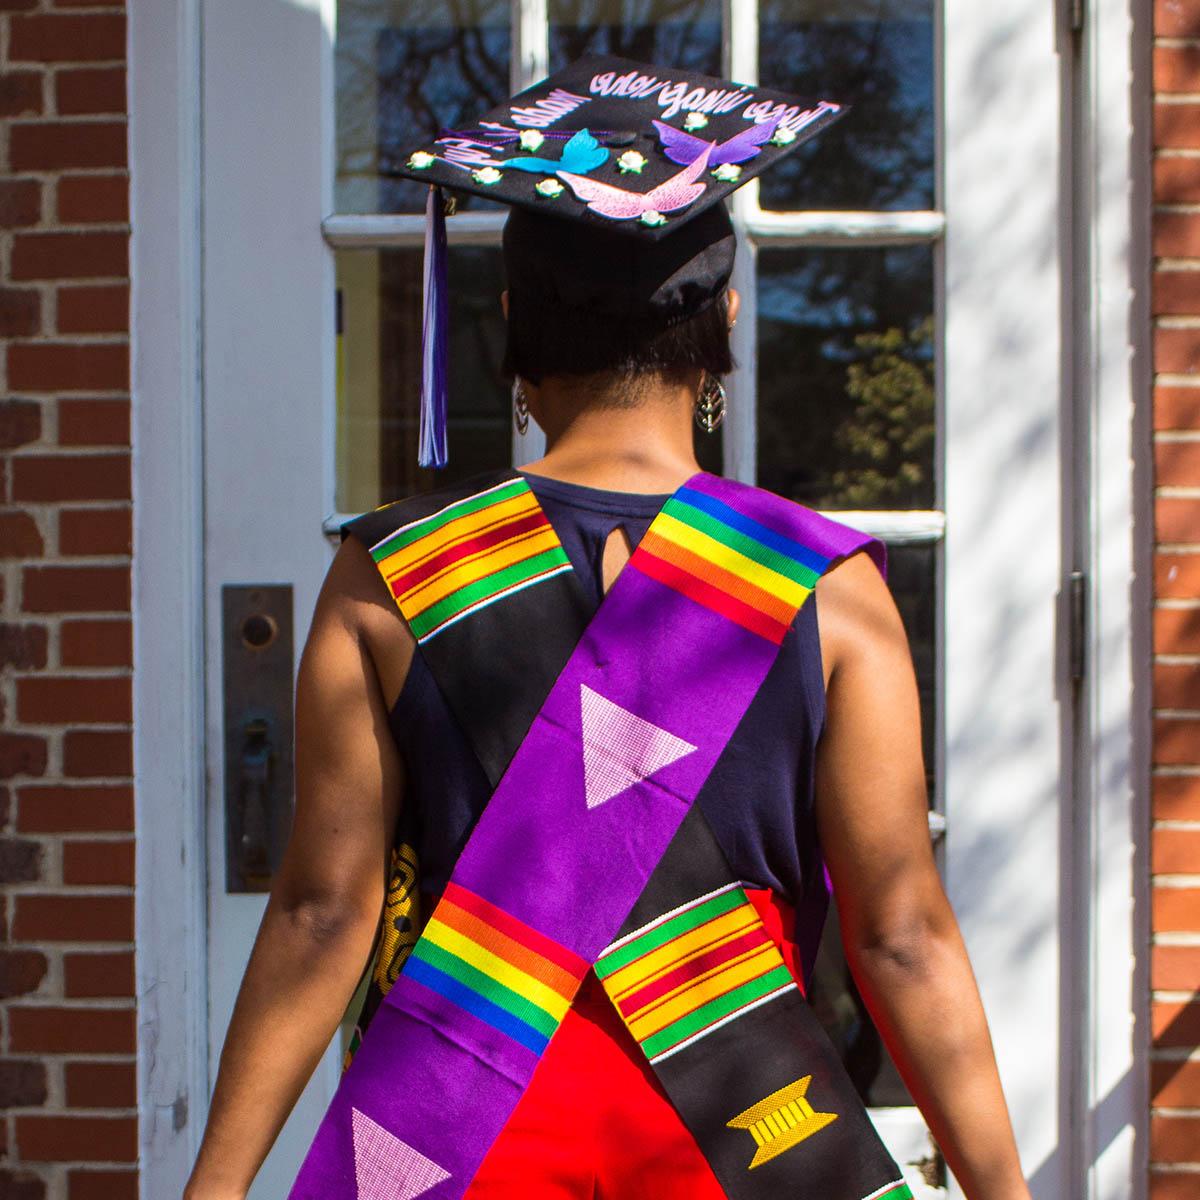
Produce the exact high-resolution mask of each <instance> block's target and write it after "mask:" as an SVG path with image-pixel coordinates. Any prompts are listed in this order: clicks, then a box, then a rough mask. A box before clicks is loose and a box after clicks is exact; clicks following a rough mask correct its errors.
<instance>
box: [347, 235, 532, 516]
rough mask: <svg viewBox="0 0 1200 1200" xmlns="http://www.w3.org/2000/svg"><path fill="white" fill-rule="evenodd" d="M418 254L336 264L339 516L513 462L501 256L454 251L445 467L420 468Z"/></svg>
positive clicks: (363, 253) (362, 256) (359, 255)
mask: <svg viewBox="0 0 1200 1200" xmlns="http://www.w3.org/2000/svg"><path fill="white" fill-rule="evenodd" d="M422 253H423V252H422V250H421V249H420V248H419V247H414V248H412V249H407V248H401V249H386V250H342V251H339V252H338V254H337V295H338V354H337V363H338V379H337V489H336V495H337V500H336V503H337V507H338V510H339V511H340V512H361V511H363V510H364V509H368V508H374V507H376V506H377V505H379V504H382V503H384V502H385V501H387V500H396V499H398V498H400V497H401V496H410V495H413V494H415V493H417V492H425V491H429V490H431V489H432V488H434V487H438V486H441V485H443V484H445V483H451V482H453V481H454V480H457V479H463V478H466V477H467V476H469V475H474V474H477V473H478V472H480V471H488V470H492V469H494V468H497V467H502V466H507V465H508V463H509V462H510V461H511V459H512V402H511V398H510V392H509V386H508V384H507V383H506V381H505V380H504V379H503V377H502V376H501V374H500V363H501V359H502V357H503V352H504V314H503V312H502V311H501V309H500V292H501V291H502V290H503V287H504V284H503V270H502V267H501V262H500V251H499V248H496V247H491V246H452V247H451V248H450V260H449V283H450V347H449V358H450V424H449V443H450V465H449V466H448V467H447V468H446V469H445V470H442V471H431V470H421V469H420V468H419V467H418V466H417V428H418V414H419V402H420V393H421V263H422Z"/></svg>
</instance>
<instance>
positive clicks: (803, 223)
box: [734, 179, 946, 246]
mask: <svg viewBox="0 0 1200 1200" xmlns="http://www.w3.org/2000/svg"><path fill="white" fill-rule="evenodd" d="M757 183H758V180H756V179H752V180H751V181H750V182H749V183H748V184H747V185H746V186H745V187H743V188H739V189H738V191H737V192H736V193H734V194H735V195H739V194H740V193H741V192H745V193H746V201H745V204H746V228H747V230H748V231H749V232H750V233H751V234H752V235H753V236H754V237H756V238H758V239H759V240H761V241H766V240H768V239H769V240H770V242H771V244H772V245H773V246H775V245H788V246H845V245H854V246H904V245H909V244H912V243H917V244H920V243H923V242H933V241H936V240H937V239H938V238H940V237H941V236H942V235H943V234H944V233H945V232H946V217H945V214H944V213H940V212H924V211H922V212H820V211H817V210H815V209H813V210H807V211H803V212H771V211H768V210H767V209H763V208H758V207H757V202H758V188H757V186H756V185H757Z"/></svg>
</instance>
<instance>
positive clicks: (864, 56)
mask: <svg viewBox="0 0 1200 1200" xmlns="http://www.w3.org/2000/svg"><path fill="white" fill-rule="evenodd" d="M933 14H934V6H933V0H761V3H760V5H759V24H758V54H759V67H758V72H759V79H760V80H761V81H762V83H763V84H764V85H765V86H770V87H773V88H780V89H782V90H783V91H794V92H798V93H800V94H801V95H802V96H812V95H821V96H829V97H830V98H831V99H834V100H844V101H846V102H848V103H849V104H850V105H851V109H850V112H849V113H848V114H847V115H846V116H845V117H843V118H842V120H841V121H839V122H838V124H837V125H835V126H834V127H833V128H832V129H830V130H829V131H828V132H827V133H825V134H823V135H822V136H820V137H817V138H814V139H813V140H812V141H811V142H809V143H808V145H806V146H802V147H801V148H800V149H799V150H797V151H796V153H795V154H793V155H791V156H790V157H789V158H787V159H786V160H785V161H784V162H782V163H781V164H779V166H777V167H775V168H774V169H773V170H771V171H768V172H767V173H766V174H765V175H763V177H762V183H761V185H760V187H761V191H760V193H759V195H760V200H761V204H762V207H763V208H768V209H782V210H792V209H809V208H811V209H912V208H932V207H933V205H934V172H933V167H934V94H935V92H934V25H933V22H934V15H933Z"/></svg>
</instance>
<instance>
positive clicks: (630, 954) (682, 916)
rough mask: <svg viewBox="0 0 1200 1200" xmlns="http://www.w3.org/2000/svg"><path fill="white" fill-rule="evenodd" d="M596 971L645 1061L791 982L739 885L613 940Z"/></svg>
mask: <svg viewBox="0 0 1200 1200" xmlns="http://www.w3.org/2000/svg"><path fill="white" fill-rule="evenodd" d="M595 969H596V974H597V976H598V977H599V978H600V980H601V982H602V983H603V984H604V988H605V991H607V992H608V995H609V998H610V999H611V1000H612V1002H613V1004H614V1005H615V1006H616V1009H617V1011H618V1012H619V1013H620V1015H621V1019H622V1020H623V1021H624V1022H625V1024H626V1026H627V1027H628V1029H629V1032H630V1033H632V1034H633V1036H634V1038H635V1039H636V1040H637V1042H638V1043H639V1045H640V1046H641V1047H642V1050H643V1052H644V1053H645V1055H646V1057H647V1058H648V1059H649V1060H650V1061H651V1062H652V1063H655V1062H659V1061H660V1060H662V1059H664V1058H668V1057H670V1055H672V1054H675V1053H677V1052H678V1051H680V1050H682V1049H684V1048H685V1047H686V1046H690V1045H691V1044H692V1043H694V1042H696V1041H699V1040H700V1039H701V1038H703V1037H705V1036H706V1035H708V1034H709V1033H712V1032H713V1030H715V1029H719V1028H720V1027H721V1026H723V1025H726V1024H728V1023H729V1022H730V1021H733V1020H736V1019H737V1018H738V1017H739V1016H742V1015H743V1014H744V1013H747V1012H749V1011H751V1009H754V1008H757V1007H759V1006H760V1005H762V1004H766V1003H768V1002H769V1001H771V1000H774V999H775V998H776V997H778V996H781V995H783V994H784V993H785V992H787V991H789V990H791V989H792V988H794V987H795V986H796V982H795V980H794V979H793V978H792V975H791V972H790V971H789V970H788V968H787V966H786V964H785V963H784V961H783V958H782V956H781V955H780V953H779V949H778V947H777V946H776V945H775V943H774V942H773V941H772V940H771V937H770V934H768V933H767V930H766V928H765V926H764V925H763V923H762V921H761V920H760V918H759V916H758V913H757V911H756V910H755V908H754V905H753V904H751V903H750V901H749V899H748V898H747V896H746V893H745V892H744V891H743V890H742V888H741V886H740V885H738V884H729V885H728V886H726V887H723V888H718V889H717V890H716V891H713V892H709V893H708V894H706V895H704V896H700V897H698V898H697V899H695V900H692V901H690V902H689V903H687V904H685V905H682V906H681V907H680V908H677V909H673V910H672V911H671V912H669V913H666V914H664V915H663V916H661V917H659V918H657V919H656V920H654V921H652V922H650V923H649V924H648V925H644V926H643V927H642V928H641V929H638V930H635V931H634V932H633V933H631V934H629V935H628V936H627V937H624V938H621V939H620V940H619V941H616V942H614V943H613V944H612V945H611V946H609V947H608V949H607V950H605V951H604V953H603V954H601V955H600V957H599V959H598V960H597V962H596V968H595Z"/></svg>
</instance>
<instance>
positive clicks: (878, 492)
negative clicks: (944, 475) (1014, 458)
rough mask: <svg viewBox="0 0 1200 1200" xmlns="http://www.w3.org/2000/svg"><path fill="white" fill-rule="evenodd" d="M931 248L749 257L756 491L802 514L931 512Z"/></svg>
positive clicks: (802, 250) (799, 251) (797, 252)
mask: <svg viewBox="0 0 1200 1200" xmlns="http://www.w3.org/2000/svg"><path fill="white" fill-rule="evenodd" d="M932 313H933V251H932V249H931V248H930V247H928V246H905V247H894V248H888V249H866V248H864V249H861V250H859V249H849V250H842V249H836V250H820V249H809V248H800V249H760V251H759V254H758V320H759V329H758V482H759V484H760V485H762V486H763V487H766V488H770V489H771V490H772V491H774V492H779V493H780V494H781V495H784V496H788V497H790V498H791V499H793V500H799V501H800V502H801V503H803V504H808V505H811V506H812V507H814V508H879V509H901V508H933V507H934V506H935V486H934V462H935V445H934V438H935V424H934V408H935V380H934V354H933V345H934V343H933V336H934V331H933V318H932Z"/></svg>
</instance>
